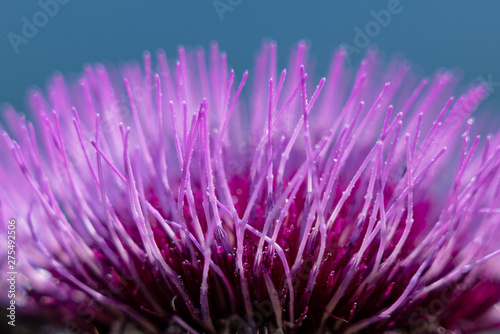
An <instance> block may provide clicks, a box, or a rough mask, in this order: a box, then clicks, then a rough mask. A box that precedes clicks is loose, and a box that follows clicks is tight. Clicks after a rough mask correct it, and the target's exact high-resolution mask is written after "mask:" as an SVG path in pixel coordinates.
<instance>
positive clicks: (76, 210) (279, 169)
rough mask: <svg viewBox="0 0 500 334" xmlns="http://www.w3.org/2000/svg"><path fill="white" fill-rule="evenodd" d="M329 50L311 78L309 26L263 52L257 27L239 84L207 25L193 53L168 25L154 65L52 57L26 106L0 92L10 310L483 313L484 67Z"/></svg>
mask: <svg viewBox="0 0 500 334" xmlns="http://www.w3.org/2000/svg"><path fill="white" fill-rule="evenodd" d="M345 57H346V51H345V50H344V49H339V50H338V51H337V52H336V53H335V55H334V57H333V61H332V64H331V67H330V70H329V73H328V76H327V79H321V80H320V81H319V82H315V81H313V80H312V79H311V77H310V76H308V75H307V74H306V70H305V66H304V64H306V63H307V47H306V45H305V44H303V43H301V44H299V46H298V47H297V49H296V50H295V51H294V52H293V53H292V56H291V59H290V65H289V67H288V70H284V71H283V72H281V73H280V74H278V73H277V54H276V44H274V43H266V44H264V46H263V49H262V51H261V52H260V53H259V55H258V57H257V65H256V70H255V76H254V78H253V86H252V87H251V89H248V88H245V89H244V87H245V84H246V82H247V72H245V73H244V74H243V75H242V78H241V79H239V80H238V79H237V78H236V76H235V74H234V72H233V71H228V70H227V60H226V55H225V54H224V53H219V50H218V47H217V45H215V44H214V45H212V47H211V50H210V55H209V59H208V66H207V65H206V63H205V55H204V51H203V50H202V49H197V50H195V51H188V52H186V50H185V49H184V48H182V47H181V48H180V49H179V60H178V61H177V62H176V63H174V64H172V63H171V64H170V65H173V66H169V63H168V62H167V59H166V56H165V54H164V53H163V52H159V53H158V65H157V68H156V73H158V74H154V72H153V70H152V62H151V57H150V54H149V53H146V54H145V55H144V66H143V67H142V66H140V65H139V64H136V63H132V64H128V65H125V66H123V67H121V68H120V69H115V68H108V69H106V68H104V66H102V65H96V66H93V67H91V66H86V67H85V71H84V73H83V74H82V75H81V76H80V77H79V80H76V81H71V82H69V83H67V82H65V80H64V78H63V77H62V75H56V76H55V77H54V78H53V79H52V81H51V83H50V85H49V88H48V90H47V93H46V94H43V93H42V92H40V91H34V92H32V93H31V94H30V97H29V102H30V106H31V109H32V111H33V114H32V117H30V118H31V119H32V122H27V121H26V120H25V119H24V117H23V116H21V115H19V114H17V113H15V112H14V110H13V109H12V108H9V107H8V108H7V110H6V111H5V112H4V119H5V123H6V124H7V126H8V129H9V134H7V132H3V137H4V139H5V140H3V141H0V154H1V156H2V159H1V160H0V180H1V182H2V187H1V190H0V218H1V221H2V226H4V227H6V225H7V224H8V222H9V221H10V220H15V221H16V223H15V224H16V257H17V260H18V262H17V272H18V274H17V289H18V290H17V291H18V292H17V298H16V300H17V304H16V305H17V308H18V311H19V312H22V313H23V314H27V315H31V316H33V318H34V319H38V320H39V321H42V322H43V323H47V324H50V325H52V326H55V328H61V329H63V330H66V332H68V333H83V332H92V331H93V330H97V331H98V332H99V333H103V332H104V333H105V332H113V333H114V332H124V331H125V332H133V331H134V330H137V331H141V332H152V333H160V332H163V333H181V332H186V331H188V332H190V333H359V332H366V333H382V332H387V333H390V332H392V333H403V332H407V333H437V332H440V333H441V332H442V333H444V332H445V331H446V333H459V332H464V333H472V332H477V331H480V330H484V329H491V328H499V327H500V314H499V312H498V310H496V309H495V307H494V306H495V304H496V303H498V302H499V301H500V273H499V272H498V269H497V268H498V264H499V262H498V261H499V260H498V258H497V257H496V255H498V254H499V253H500V247H499V243H498V238H499V237H500V222H499V220H498V217H499V216H498V214H499V213H500V209H499V208H500V185H499V182H500V173H499V170H498V168H499V166H500V140H499V138H498V137H493V136H488V137H487V138H486V140H479V136H475V135H473V128H472V120H468V118H469V117H470V115H471V113H472V112H473V111H474V109H475V108H476V106H477V105H478V103H479V102H480V101H481V100H482V99H483V98H484V97H485V96H486V94H487V87H485V86H483V85H478V86H474V87H472V88H470V89H469V90H468V91H467V92H466V93H465V94H464V95H462V96H461V97H460V98H458V99H456V100H455V99H453V98H450V99H448V96H449V94H451V93H452V91H453V90H454V89H455V87H456V86H457V80H456V79H455V78H454V76H453V74H452V73H450V72H441V73H438V74H436V75H435V76H434V77H433V78H432V79H426V78H425V79H423V80H420V79H418V78H417V77H416V76H415V75H414V74H413V73H412V71H411V70H410V66H409V65H408V64H407V63H406V62H403V61H400V60H398V59H394V60H393V61H391V62H390V63H389V65H388V66H387V67H384V66H383V64H384V63H383V61H381V60H380V59H379V58H380V57H379V56H378V55H377V52H375V51H374V50H370V51H368V52H367V56H366V59H365V60H364V61H363V62H362V63H361V65H360V67H359V69H358V70H357V74H355V75H352V73H351V72H350V70H349V69H348V68H346V67H345V66H344V61H345ZM244 94H246V98H243V97H242V95H244ZM2 231H7V228H4V229H3V230H2ZM3 234H4V232H2V235H3ZM6 239H7V236H6V232H5V237H2V238H1V240H2V241H1V242H2V246H3V248H2V249H5V248H6V245H5V243H6ZM4 246H5V247H4ZM2 268H3V269H2V270H3V271H2V273H5V272H8V271H9V270H8V268H7V263H5V261H4V263H3V266H2ZM2 282H3V283H2V284H3V285H5V284H6V283H5V280H2ZM2 298H5V296H3V295H2ZM4 303H5V300H4Z"/></svg>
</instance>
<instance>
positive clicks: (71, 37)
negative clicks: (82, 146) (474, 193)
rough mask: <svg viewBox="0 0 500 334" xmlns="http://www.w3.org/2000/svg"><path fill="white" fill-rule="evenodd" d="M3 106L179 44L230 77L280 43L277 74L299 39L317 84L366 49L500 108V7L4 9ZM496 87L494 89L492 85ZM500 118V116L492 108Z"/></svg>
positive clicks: (84, 4) (26, 4) (42, 4)
mask: <svg viewBox="0 0 500 334" xmlns="http://www.w3.org/2000/svg"><path fill="white" fill-rule="evenodd" d="M0 3H1V5H2V6H1V10H0V103H2V102H9V103H11V104H13V105H14V106H15V107H16V108H17V109H19V110H20V111H26V107H25V96H26V95H25V94H26V90H27V89H28V88H29V87H30V86H31V85H37V86H44V85H45V82H46V80H47V79H48V78H49V77H50V76H51V74H52V73H53V72H54V71H56V70H58V71H61V72H62V73H72V72H74V73H78V72H80V71H81V69H82V65H83V64H84V63H93V62H101V61H110V62H113V63H119V62H122V61H128V60H131V59H140V58H141V57H142V52H143V51H144V50H150V51H151V52H154V51H156V50H157V49H158V48H163V49H165V51H166V52H167V55H170V58H174V56H176V54H175V53H176V48H177V46H178V45H179V44H184V45H191V46H197V45H201V46H203V47H205V48H206V47H208V46H209V44H210V41H212V40H217V41H218V42H219V45H220V48H221V49H222V50H225V51H226V52H227V53H228V60H229V64H230V66H232V67H233V68H234V69H235V70H236V73H237V74H239V75H241V73H242V72H243V71H244V70H246V69H250V70H251V69H252V67H253V60H254V56H255V53H256V51H257V50H258V49H259V47H260V45H261V42H262V40H263V39H264V38H271V39H274V40H276V41H277V42H278V50H279V65H280V67H281V68H282V67H283V66H285V65H286V60H287V58H288V51H289V50H290V48H291V47H292V46H294V45H295V44H296V43H297V42H298V41H299V40H301V39H305V40H307V41H309V42H310V44H311V46H312V54H313V55H314V58H315V60H316V72H317V73H316V75H318V76H320V75H321V76H322V75H325V74H326V70H327V66H328V63H329V61H330V58H331V55H332V52H333V50H334V48H335V47H336V46H338V45H340V44H344V45H347V46H348V47H349V48H350V49H349V50H350V59H351V61H352V63H353V64H355V65H356V64H358V63H359V61H360V59H361V57H362V55H363V53H364V50H365V49H366V47H367V45H368V44H375V45H377V46H378V47H379V48H380V49H381V50H383V51H384V52H385V53H386V55H388V56H390V55H393V54H395V53H399V52H401V53H402V54H404V55H405V57H406V58H407V59H409V60H411V61H412V63H413V64H416V65H418V66H419V67H420V68H422V69H423V70H424V72H425V74H426V75H431V74H432V73H434V72H435V71H436V70H437V69H439V68H443V67H444V68H449V69H454V68H459V69H461V70H462V73H463V76H464V82H470V81H473V80H476V81H478V80H479V81H486V82H489V83H490V87H491V95H490V97H489V98H488V102H489V104H492V103H493V104H496V105H499V101H500V65H499V63H498V60H499V59H500V34H499V33H498V31H500V1H498V0H482V1H470V0H441V1H440V0H434V1H430V0H428V1H424V0H376V1H374V0H370V1H368V0H365V1H355V0H337V1H299V0H289V1H263V0H261V1H255V0H215V1H212V0H209V1H193V0H186V1H169V0H150V1H138V0H120V1H117V0H114V1H113V0H108V1H98V0H86V1H78V0H41V1H36V0H32V1H18V0H0ZM497 82H498V84H497ZM498 110H500V109H498Z"/></svg>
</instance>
